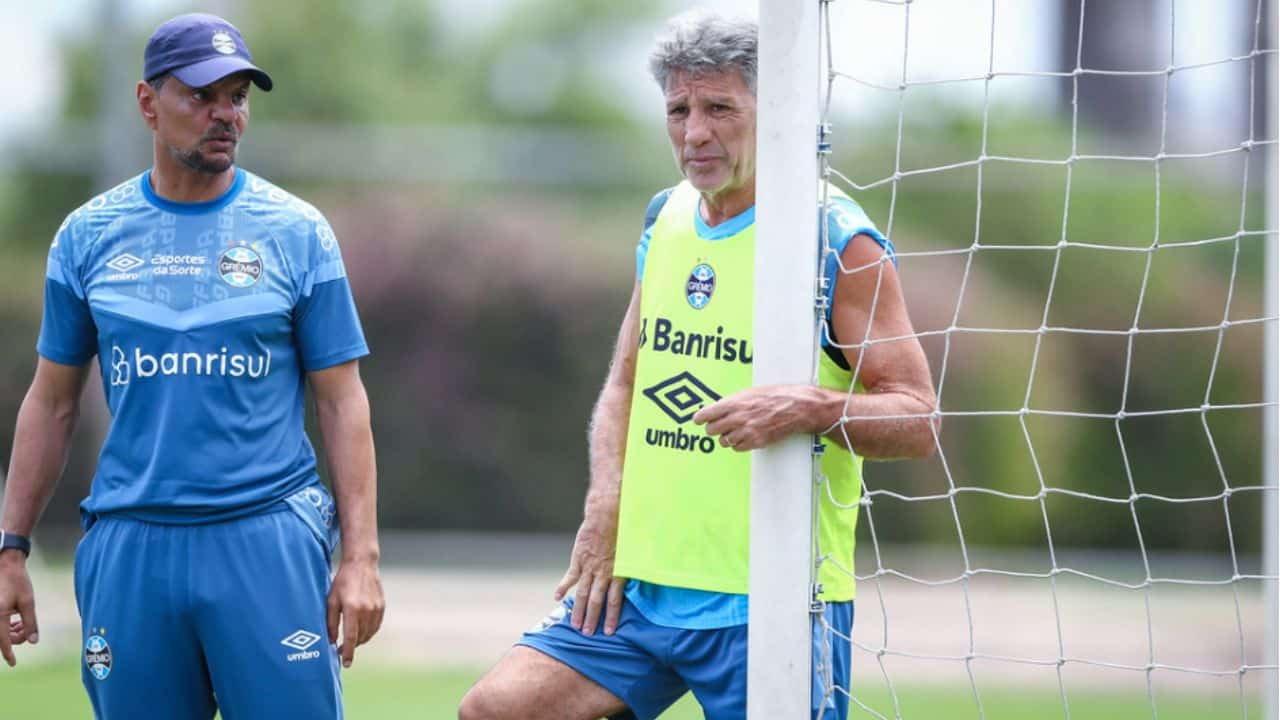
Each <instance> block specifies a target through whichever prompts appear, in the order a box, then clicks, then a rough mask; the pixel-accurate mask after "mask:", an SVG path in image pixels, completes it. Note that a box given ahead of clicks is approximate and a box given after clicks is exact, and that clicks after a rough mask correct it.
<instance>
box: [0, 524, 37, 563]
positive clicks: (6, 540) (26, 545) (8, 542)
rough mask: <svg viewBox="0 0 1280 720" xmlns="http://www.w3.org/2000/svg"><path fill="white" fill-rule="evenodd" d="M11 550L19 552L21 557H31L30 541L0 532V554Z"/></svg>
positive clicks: (19, 536)
mask: <svg viewBox="0 0 1280 720" xmlns="http://www.w3.org/2000/svg"><path fill="white" fill-rule="evenodd" d="M9 548H13V549H15V550H18V551H20V552H21V553H22V554H23V555H25V556H27V557H31V541H30V540H29V539H27V538H24V537H22V536H21V535H17V534H14V533H10V532H5V531H3V530H0V552H3V551H5V550H8V549H9Z"/></svg>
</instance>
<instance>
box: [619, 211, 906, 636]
mask: <svg viewBox="0 0 1280 720" xmlns="http://www.w3.org/2000/svg"><path fill="white" fill-rule="evenodd" d="M670 194H671V189H667V190H663V191H662V192H660V193H658V194H657V195H654V196H653V199H652V200H650V201H649V206H648V208H646V210H645V214H644V231H643V232H642V233H641V235H640V242H639V244H638V245H636V281H637V282H639V281H640V280H641V279H642V278H643V277H644V261H645V258H646V257H647V256H648V254H649V239H650V237H651V236H652V234H653V224H654V222H655V221H657V219H658V213H660V212H662V208H663V206H665V205H666V203H667V198H668V197H669V196H670ZM755 213H756V208H755V206H754V205H752V206H751V207H749V208H747V209H746V210H744V211H743V212H741V213H740V214H738V215H735V216H733V217H731V218H729V219H728V220H726V221H724V222H723V223H720V224H719V225H716V226H715V227H709V226H708V225H707V223H706V221H704V220H703V219H702V214H701V213H700V212H697V211H696V210H695V212H694V228H695V230H696V231H697V233H698V237H701V238H703V239H705V240H721V239H723V238H726V237H730V236H732V235H735V234H737V233H739V232H741V231H742V230H744V229H746V228H747V227H749V226H750V225H751V224H752V223H754V222H755V217H756V215H755ZM856 235H868V236H870V237H872V238H873V239H875V241H876V242H878V243H880V246H881V247H883V248H884V249H885V251H886V252H888V253H889V255H890V257H893V258H894V260H893V261H894V264H895V265H897V258H896V257H894V249H893V243H892V242H890V241H889V239H888V238H886V237H885V236H884V234H883V233H881V232H880V230H879V229H878V228H876V226H875V223H873V222H871V219H870V218H868V217H867V214H866V212H864V211H863V209H862V207H861V206H860V205H858V204H857V203H856V202H854V201H852V200H850V199H848V198H844V197H834V198H832V199H831V201H830V203H829V204H828V208H827V242H828V244H829V245H830V247H829V248H823V247H822V241H821V238H819V242H818V245H819V247H818V251H819V253H820V254H821V262H822V278H823V280H824V290H825V293H826V296H827V310H826V317H827V321H828V327H829V326H830V320H831V307H832V305H833V300H834V298H835V291H836V282H837V281H838V280H839V279H840V255H841V254H842V253H843V252H844V249H845V247H846V246H848V244H849V241H850V240H851V239H853V237H854V236H856ZM822 345H823V349H824V351H827V352H836V353H839V349H838V348H835V347H834V346H833V344H832V342H831V338H830V333H829V332H824V333H823V334H822ZM626 595H627V599H628V600H630V601H631V604H632V605H635V607H636V609H637V610H639V611H640V614H641V615H644V616H645V618H646V619H648V620H649V621H650V622H652V623H655V624H657V625H663V626H666V627H675V628H682V629H685V630H710V629H713V628H722V627H731V626H734V625H743V624H746V622H747V612H748V602H747V596H746V595H739V594H734V593H719V592H712V591H708V590H697V589H694V588H682V587H672V586H669V585H658V584H656V583H650V582H644V581H643V580H628V581H627V585H626Z"/></svg>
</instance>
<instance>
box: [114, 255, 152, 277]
mask: <svg viewBox="0 0 1280 720" xmlns="http://www.w3.org/2000/svg"><path fill="white" fill-rule="evenodd" d="M144 264H145V261H143V259H142V258H140V257H138V256H137V255H133V254H130V253H125V254H123V255H117V256H116V257H114V258H112V259H110V260H108V261H107V267H109V268H111V269H112V270H115V271H116V272H122V273H127V272H129V271H130V270H134V269H137V268H138V267H140V266H141V265H144Z"/></svg>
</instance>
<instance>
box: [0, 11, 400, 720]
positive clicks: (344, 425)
mask: <svg viewBox="0 0 1280 720" xmlns="http://www.w3.org/2000/svg"><path fill="white" fill-rule="evenodd" d="M143 78H144V79H143V81H141V82H139V83H138V88H137V97H138V108H139V110H140V112H141V114H142V117H143V120H144V121H145V122H146V124H147V126H148V127H150V128H151V131H152V135H153V138H154V166H153V167H152V168H151V169H150V170H148V171H146V172H144V173H142V174H141V175H139V176H137V177H134V178H131V179H129V180H127V181H125V182H124V183H121V184H120V185H118V186H117V187H115V188H113V189H111V190H109V191H107V192H105V193H103V194H102V195H99V196H97V197H95V198H93V199H92V200H90V201H89V202H88V203H86V204H85V205H83V206H82V207H80V208H79V209H77V210H76V211H74V212H72V213H71V214H70V215H69V216H68V217H67V219H66V221H65V222H64V223H63V224H62V227H61V228H60V229H59V230H58V232H57V235H56V236H55V238H54V241H53V246H52V248H51V250H50V253H49V263H48V273H47V277H46V282H45V304H44V319H43V324H42V327H41V331H40V338H39V341H38V343H37V346H36V349H37V351H38V353H39V356H40V357H39V360H38V365H37V368H36V374H35V379H34V380H33V382H32V385H31V390H30V391H29V392H28V394H27V396H26V399H25V400H24V401H23V404H22V407H21V409H20V410H19V412H18V422H17V430H16V433H15V439H14V451H13V458H12V461H11V463H10V469H9V484H8V487H7V492H6V494H5V504H4V507H3V510H2V511H0V618H3V619H5V620H8V621H9V623H8V632H7V633H6V632H3V631H0V655H3V657H4V659H5V660H6V662H7V663H8V664H9V665H13V664H15V662H16V660H15V657H14V653H13V649H12V646H13V645H18V644H21V643H23V642H31V643H35V642H38V640H39V627H38V624H37V620H36V612H35V602H34V594H33V592H32V587H31V582H30V578H29V577H28V574H27V571H26V565H25V560H26V555H27V553H28V552H29V551H30V541H29V540H28V539H27V537H28V536H29V535H30V534H31V531H32V529H33V528H34V527H35V525H36V522H37V520H38V518H39V516H40V514H41V512H42V511H43V509H44V507H45V504H46V503H47V501H48V499H49V496H50V495H51V494H52V492H53V487H54V484H55V483H56V481H57V478H58V475H59V474H60V473H61V471H62V466H63V463H64V462H65V458H66V454H67V448H68V445H69V443H70V438H71V433H72V429H73V427H74V425H75V419H76V415H77V411H78V405H79V396H80V390H81V389H82V388H83V386H84V383H85V381H86V378H87V375H88V367H89V365H88V363H89V361H90V360H91V359H92V358H93V357H94V355H97V356H98V358H99V365H100V368H101V373H102V384H103V389H104V390H105V392H106V397H107V403H108V406H109V407H110V410H111V413H112V422H111V426H110V431H109V433H108V435H107V439H106V442H105V443H104V445H103V448H102V454H101V457H100V458H99V462H98V468H97V472H96V474H95V476H94V480H93V486H92V489H91V491H90V494H89V497H88V498H86V499H85V500H84V502H83V503H82V504H81V516H82V521H83V526H84V528H85V531H86V534H85V537H84V539H83V540H82V541H81V543H80V546H79V548H78V549H77V551H76V563H75V573H76V599H77V602H78V604H79V608H80V614H81V622H82V629H83V643H84V644H83V647H84V665H83V670H82V675H83V679H84V684H85V687H86V688H87V689H88V692H89V697H90V699H91V701H92V703H93V708H94V712H95V714H96V716H97V717H98V718H103V719H106V720H116V719H120V718H142V717H151V718H165V719H166V720H173V719H177V720H181V719H186V718H190V719H191V720H197V719H199V720H208V719H209V718H212V717H213V716H214V714H215V712H217V711H218V710H221V712H222V716H223V717H225V718H228V720H246V719H248V720H253V719H255V718H262V719H263V720H266V719H268V718H273V719H274V718H285V717H306V718H340V717H342V691H341V683H340V680H339V676H338V663H339V661H341V662H342V664H343V665H345V666H349V665H350V664H351V662H352V659H353V656H354V652H355V648H356V646H358V645H360V644H362V643H364V642H366V641H368V640H369V639H370V638H371V637H372V636H373V634H374V633H375V632H377V630H378V626H379V625H380V624H381V622H382V613H383V607H384V600H383V595H382V589H381V585H380V581H379V579H378V567H377V564H378V553H379V550H378V539H377V524H376V515H375V505H376V470H375V463H374V448H373V437H372V433H371V431H370V424H369V405H368V398H367V396H366V394H365V391H364V386H363V384H362V383H361V380H360V375H359V370H358V365H357V362H358V359H359V358H360V357H362V356H364V355H366V354H368V348H367V346H366V344H365V341H364V336H363V332H362V330H361V327H360V322H359V318H358V317H357V315H356V310H355V304H354V302H353V300H352V296H351V290H350V287H349V286H348V284H347V279H346V271H345V269H344V266H343V262H342V256H341V254H340V251H339V248H338V244H337V239H336V237H335V235H334V233H333V230H332V229H331V228H330V226H329V224H328V223H327V222H326V221H325V219H324V217H323V216H322V215H321V214H320V212H319V211H317V210H316V209H315V208H314V207H312V206H311V205H309V204H307V203H305V202H303V201H302V200H299V199H298V198H296V197H294V196H292V195H290V194H289V193H287V192H285V191H283V190H281V189H280V188H278V187H276V186H274V185H272V184H270V183H268V182H267V181H265V180H263V179H262V178H259V177H257V176H255V175H252V174H251V173H248V172H246V171H244V170H243V169H241V168H239V167H237V166H236V164H235V155H236V149H237V147H238V145H239V141H240V138H241V136H242V135H243V133H244V131H245V127H246V126H247V124H248V120H249V86H250V84H254V85H257V86H258V87H259V88H260V89H261V90H264V91H265V90H270V89H271V87H272V81H271V78H270V77H269V76H268V75H267V74H266V73H265V72H263V71H262V70H261V69H259V68H258V67H256V66H255V65H254V64H253V60H252V57H251V56H250V54H249V50H248V48H247V47H246V46H245V43H244V40H243V39H242V38H241V36H240V33H239V31H237V30H236V28H235V27H233V26H232V25H231V24H230V23H228V22H226V21H225V20H222V19H221V18H218V17H214V16H212V15H182V16H179V17H176V18H174V19H172V20H170V21H168V22H166V23H164V24H163V25H161V26H160V27H159V28H158V29H157V30H156V32H155V34H153V35H152V36H151V39H150V41H149V42H148V43H147V48H146V55H145V69H144V73H143ZM307 385H310V386H311V389H312V392H313V395H314V398H315V403H316V408H317V415H318V417H319V424H320V430H321V433H322V434H323V435H324V439H325V448H326V450H327V453H326V455H327V459H328V463H329V469H330V471H331V472H330V474H331V477H332V483H333V489H334V497H331V496H330V495H329V493H328V492H327V491H326V489H325V488H324V486H323V485H321V483H320V480H319V478H318V476H317V473H316V465H317V461H316V455H315V452H314V450H313V449H312V446H311V443H310V441H309V440H308V438H307V436H306V433H305V432H304V430H303V400H304V391H305V388H306V386H307ZM335 500H336V503H335ZM335 504H336V508H335ZM339 525H340V527H341V535H342V538H343V542H342V559H341V564H340V566H339V569H338V571H337V574H336V575H335V576H334V577H333V579H332V582H331V581H330V574H329V558H330V554H331V553H332V552H333V550H334V547H335V543H336V541H337V537H338V528H339ZM15 615H16V616H18V619H13V618H14V616H15ZM339 642H340V644H339Z"/></svg>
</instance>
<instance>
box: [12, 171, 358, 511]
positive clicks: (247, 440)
mask: <svg viewBox="0 0 1280 720" xmlns="http://www.w3.org/2000/svg"><path fill="white" fill-rule="evenodd" d="M36 347H37V350H38V352H39V353H40V354H41V355H42V356H43V357H45V358H47V359H49V360H51V361H53V362H58V363H63V364H70V365H81V364H83V363H85V362H87V361H88V360H89V359H90V358H92V357H93V355H94V354H97V355H98V357H99V361H100V363H99V364H100V366H101V370H102V385H103V388H104V390H105V391H106V397H107V404H108V406H109V408H110V410H111V414H112V422H111V427H110V430H109V432H108V435H107V439H106V442H105V444H104V446H103V449H102V455H101V457H100V458H99V462H98V470H97V474H96V475H95V477H94V480H93V487H92V490H91V492H90V494H89V497H88V498H87V499H85V501H84V502H83V503H82V505H81V508H82V510H83V512H84V514H85V515H86V517H91V516H93V515H99V514H106V513H125V514H128V515H130V516H132V517H135V518H138V519H143V520H149V521H152V522H164V523H202V522H213V521H216V520H220V519H226V518H229V517H236V516H238V515H242V514H247V513H251V512H253V511H254V510H256V509H258V508H262V507H265V506H267V505H269V504H271V503H273V502H275V501H278V500H281V499H282V498H285V497H287V496H289V495H291V494H293V493H295V492H297V491H299V490H301V489H303V488H305V487H307V486H309V485H312V484H313V483H315V482H316V471H315V467H316V457H315V452H314V450H313V449H312V446H311V443H310V441H309V440H308V439H307V436H306V433H305V432H304V430H303V396H304V388H305V382H304V379H305V375H304V373H305V372H307V371H311V370H318V369H322V368H326V367H331V366H333V365H338V364H340V363H343V362H347V361H350V360H353V359H356V358H359V357H361V356H363V355H366V354H368V347H367V346H366V344H365V341H364V335H363V332H362V330H361V328H360V322H359V318H358V317H357V315H356V310H355V304H354V302H353V301H352V299H351V290H350V288H349V286H348V284H347V280H346V271H345V269H344V266H343V263H342V255H341V253H340V251H339V248H338V243H337V238H336V237H335V236H334V233H333V230H332V229H331V228H330V227H329V224H328V222H326V221H325V219H324V217H323V216H322V215H321V214H320V212H319V211H318V210H316V209H315V208H314V207H312V206H311V205H308V204H307V203H305V202H303V201H301V200H299V199H298V198H296V197H294V196H293V195H290V194H289V193H287V192H285V191H283V190H281V189H280V188H278V187H276V186H275V185H272V184H271V183H269V182H267V181H265V180H263V179H261V178H259V177H257V176H255V175H253V174H252V173H249V172H246V171H244V170H242V169H238V168H237V169H236V175H235V180H234V182H233V184H232V186H231V187H230V188H229V189H228V190H227V192H226V193H224V194H223V195H222V196H221V197H219V198H216V199H214V200H211V201H209V202H203V203H175V202H171V201H168V200H165V199H164V198H161V197H159V196H157V195H156V194H155V192H154V191H153V190H152V188H151V182H150V179H149V173H143V174H142V175H140V176H138V177H135V178H132V179H130V180H129V181H127V182H125V183H122V184H121V185H119V186H117V187H115V188H113V189H112V190H110V191H108V192H105V193H103V194H101V195H99V196H97V197H95V198H94V199H92V200H90V201H89V202H88V203H86V204H85V205H84V206H82V207H81V208H79V209H78V210H76V211H75V212H73V213H71V215H69V216H68V217H67V219H66V221H65V222H64V223H63V224H62V227H61V228H60V229H59V230H58V233H57V236H56V238H55V239H54V243H53V246H52V248H51V249H50V252H49V263H48V272H47V276H46V281H45V308H44V321H43V324H42V327H41V331H40V339H39V342H38V343H37V346H36Z"/></svg>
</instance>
